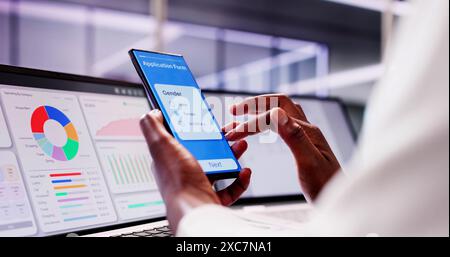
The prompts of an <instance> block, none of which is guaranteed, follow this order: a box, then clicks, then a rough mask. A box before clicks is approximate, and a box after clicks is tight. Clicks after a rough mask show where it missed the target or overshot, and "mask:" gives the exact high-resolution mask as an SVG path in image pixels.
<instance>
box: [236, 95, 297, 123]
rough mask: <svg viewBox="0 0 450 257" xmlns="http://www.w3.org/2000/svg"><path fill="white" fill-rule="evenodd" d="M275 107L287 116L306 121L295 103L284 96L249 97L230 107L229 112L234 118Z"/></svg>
mask: <svg viewBox="0 0 450 257" xmlns="http://www.w3.org/2000/svg"><path fill="white" fill-rule="evenodd" d="M277 107H279V108H282V109H284V110H285V111H286V112H287V113H288V114H289V115H291V116H293V117H295V118H297V119H302V120H303V119H306V117H305V116H304V114H303V115H302V112H301V111H300V110H299V109H298V107H297V106H296V105H295V103H294V102H293V101H292V100H291V99H290V98H289V97H288V96H286V95H284V94H267V95H260V96H255V97H249V98H247V99H245V100H244V101H242V102H240V103H238V104H234V105H232V106H231V107H230V112H231V113H232V114H233V115H236V116H237V115H244V114H260V113H263V112H267V111H269V110H270V109H273V108H277Z"/></svg>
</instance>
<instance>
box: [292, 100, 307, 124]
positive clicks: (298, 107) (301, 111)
mask: <svg viewBox="0 0 450 257" xmlns="http://www.w3.org/2000/svg"><path fill="white" fill-rule="evenodd" d="M295 107H297V109H298V111H299V113H300V116H301V118H300V120H302V121H305V122H308V123H309V121H308V118H307V117H306V114H305V112H304V111H303V108H302V106H301V105H300V104H297V103H296V104H295Z"/></svg>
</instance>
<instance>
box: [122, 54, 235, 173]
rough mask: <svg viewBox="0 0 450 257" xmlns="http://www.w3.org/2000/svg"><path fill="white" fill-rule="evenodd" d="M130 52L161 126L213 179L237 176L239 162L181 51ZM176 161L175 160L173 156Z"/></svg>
mask: <svg viewBox="0 0 450 257" xmlns="http://www.w3.org/2000/svg"><path fill="white" fill-rule="evenodd" d="M129 55H130V57H131V60H132V62H133V65H134V67H135V68H136V71H137V73H138V74H139V76H140V78H141V79H142V81H143V84H144V88H145V92H146V94H147V98H148V99H149V102H150V105H151V107H152V108H153V109H155V108H156V109H159V110H160V111H161V112H162V114H163V116H164V126H165V127H166V129H167V130H168V131H169V132H170V134H172V136H173V137H175V139H176V140H177V141H178V142H180V143H181V144H182V145H183V146H184V147H185V148H187V149H188V150H189V152H191V154H192V155H193V156H194V157H195V158H196V159H197V161H198V162H199V163H200V166H201V167H202V169H203V171H204V172H205V173H206V175H207V176H208V177H210V178H212V179H227V178H234V177H237V176H238V174H239V172H240V171H241V166H240V164H239V162H238V161H237V159H236V157H235V156H234V154H233V151H232V150H231V147H230V145H229V144H228V141H227V140H226V138H225V136H224V134H223V133H222V131H221V129H220V126H219V124H218V123H217V121H216V119H215V118H214V115H213V114H212V112H211V108H210V107H209V105H208V103H207V102H206V100H205V97H204V95H203V94H202V92H201V90H200V87H199V86H198V84H197V82H196V81H195V78H194V76H193V74H192V72H191V71H190V69H189V67H188V65H187V63H186V61H185V59H184V58H183V56H181V55H176V54H168V53H161V52H152V51H143V50H136V49H131V50H130V51H129ZM174 161H176V160H174Z"/></svg>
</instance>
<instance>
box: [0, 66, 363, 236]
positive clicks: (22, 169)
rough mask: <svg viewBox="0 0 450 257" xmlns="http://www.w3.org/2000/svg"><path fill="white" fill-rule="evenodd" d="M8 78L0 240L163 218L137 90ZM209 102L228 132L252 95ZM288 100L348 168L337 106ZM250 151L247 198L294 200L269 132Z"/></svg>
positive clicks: (0, 125) (1, 112) (70, 79)
mask: <svg viewBox="0 0 450 257" xmlns="http://www.w3.org/2000/svg"><path fill="white" fill-rule="evenodd" d="M7 67H8V66H7ZM4 69H5V68H4V66H3V67H2V66H0V236H47V235H56V234H67V233H70V232H77V231H82V230H90V229H100V230H101V229H109V228H110V226H113V225H119V226H126V225H129V224H135V223H142V222H146V221H149V220H153V219H154V220H159V219H163V218H164V216H165V206H164V203H163V201H162V198H161V195H160V194H159V191H158V188H157V186H156V183H155V180H154V177H153V176H152V173H151V157H150V154H149V151H148V149H147V145H146V143H145V140H144V138H143V135H142V133H141V131H140V128H139V119H140V117H141V116H142V115H143V114H145V113H147V112H148V111H149V110H150V108H149V105H148V102H147V99H146V97H145V95H144V91H143V89H142V88H141V87H140V86H139V85H136V84H127V83H122V82H117V81H107V80H98V79H92V78H85V77H77V76H71V75H62V74H59V73H47V72H39V71H33V72H30V70H26V72H23V71H22V72H19V73H17V72H10V71H8V69H10V68H7V70H6V71H4ZM36 74H37V75H36ZM205 96H206V99H207V101H208V102H209V104H210V106H211V109H212V111H213V113H214V115H215V116H216V119H217V120H218V122H219V123H220V124H226V123H227V122H229V121H231V120H232V119H233V117H232V116H231V115H230V114H229V111H228V109H229V105H230V104H231V103H233V102H237V101H241V100H243V99H244V98H245V97H247V96H248V95H246V94H242V95H239V94H227V93H217V92H206V94H205ZM294 100H295V101H299V103H301V104H302V106H303V108H304V110H305V113H306V114H307V115H308V117H309V119H310V120H311V122H312V123H314V124H317V125H319V127H320V128H321V129H322V131H323V132H324V135H325V137H326V138H327V139H328V141H329V143H330V146H331V147H332V148H333V150H334V151H335V153H336V155H337V158H338V159H339V161H340V162H341V163H342V164H345V162H346V161H347V160H348V159H349V157H350V156H351V153H352V150H353V147H354V141H353V138H352V135H351V130H350V129H349V127H348V123H347V122H346V120H345V114H344V112H343V110H342V108H341V106H340V105H339V103H338V102H336V101H331V100H330V101H324V100H318V99H314V98H310V99H309V98H294ZM245 118H248V117H244V119H245ZM248 141H249V149H248V151H247V152H246V153H245V154H244V156H243V157H242V158H241V160H240V162H241V163H242V165H243V166H244V167H247V166H248V167H251V168H252V169H253V175H252V182H251V186H250V188H249V190H248V191H247V192H246V193H245V195H244V197H245V198H248V199H250V198H260V197H273V196H275V197H276V196H290V195H300V194H301V192H300V188H299V185H298V182H297V181H298V180H297V175H296V172H295V163H294V160H293V158H292V156H291V154H290V152H289V149H288V148H287V146H286V145H285V144H284V143H283V142H282V141H281V139H280V138H279V137H278V136H276V135H274V134H273V133H271V132H269V133H266V134H263V135H262V136H261V137H259V136H258V137H256V136H255V137H250V138H248ZM226 183H227V182H223V183H220V186H224V185H226Z"/></svg>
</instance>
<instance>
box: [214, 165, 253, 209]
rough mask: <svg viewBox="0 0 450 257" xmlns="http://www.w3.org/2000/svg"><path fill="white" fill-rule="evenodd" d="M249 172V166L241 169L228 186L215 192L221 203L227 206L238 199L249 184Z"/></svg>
mask: <svg viewBox="0 0 450 257" xmlns="http://www.w3.org/2000/svg"><path fill="white" fill-rule="evenodd" d="M251 174H252V172H251V170H250V169H249V168H244V169H242V171H241V172H240V173H239V176H238V177H237V179H236V180H235V181H234V182H233V183H232V184H231V185H230V186H228V187H227V188H225V189H222V190H220V191H218V192H217V196H218V197H219V199H220V202H221V203H222V205H225V206H229V205H231V204H233V203H234V202H236V200H237V199H239V197H240V196H241V195H242V194H243V193H244V192H245V191H246V190H247V188H248V186H249V184H250V177H251Z"/></svg>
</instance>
